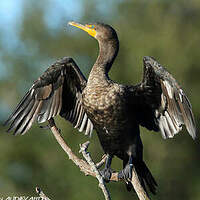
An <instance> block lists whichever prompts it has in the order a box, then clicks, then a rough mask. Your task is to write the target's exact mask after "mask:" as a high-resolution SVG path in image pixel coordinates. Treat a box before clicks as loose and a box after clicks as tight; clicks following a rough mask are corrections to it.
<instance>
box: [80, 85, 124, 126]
mask: <svg viewBox="0 0 200 200" xmlns="http://www.w3.org/2000/svg"><path fill="white" fill-rule="evenodd" d="M83 106H84V108H85V111H86V112H87V114H88V116H89V117H90V119H91V120H92V121H93V123H94V124H95V125H97V126H102V128H103V127H112V128H115V126H117V124H118V123H119V121H120V122H122V121H124V120H125V110H126V108H125V106H126V104H125V99H124V91H123V89H122V88H120V87H119V86H118V85H117V84H116V85H115V84H111V85H109V86H107V87H102V86H101V85H97V86H87V87H86V88H85V90H84V91H83ZM108 129H109V128H108Z"/></svg>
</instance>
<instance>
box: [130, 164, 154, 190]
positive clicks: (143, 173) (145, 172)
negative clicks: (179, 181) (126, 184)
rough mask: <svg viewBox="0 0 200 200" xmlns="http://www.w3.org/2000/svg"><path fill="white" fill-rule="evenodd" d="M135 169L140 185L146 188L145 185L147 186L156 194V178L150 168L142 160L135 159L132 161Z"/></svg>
mask: <svg viewBox="0 0 200 200" xmlns="http://www.w3.org/2000/svg"><path fill="white" fill-rule="evenodd" d="M134 165H135V170H136V172H137V174H138V177H139V180H140V182H141V185H142V186H143V188H144V189H145V191H146V192H147V190H146V186H147V187H148V188H149V190H150V191H151V192H152V193H153V194H156V187H157V186H158V185H157V183H156V180H155V179H154V177H153V175H152V174H151V172H150V170H149V169H148V167H147V166H146V164H145V163H144V162H143V161H137V162H136V163H134Z"/></svg>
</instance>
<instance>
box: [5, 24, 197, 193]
mask: <svg viewBox="0 0 200 200" xmlns="http://www.w3.org/2000/svg"><path fill="white" fill-rule="evenodd" d="M69 24H70V25H72V26H75V27H78V28H80V29H82V30H84V31H86V32H87V33H88V34H89V35H91V36H92V37H94V38H95V39H97V41H98V43H99V55H98V58H97V60H96V62H95V64H94V66H93V67H92V70H91V72H90V74H89V78H88V80H87V79H86V78H85V77H84V75H83V74H82V72H81V71H80V69H79V67H78V66H77V65H76V63H75V62H74V60H73V59H72V58H68V57H64V58H62V59H60V60H58V61H57V62H55V63H54V64H53V65H51V66H50V67H49V68H48V69H47V70H46V71H45V72H44V73H43V74H42V75H41V76H40V77H39V78H38V79H37V80H36V81H35V82H34V83H33V85H32V87H31V88H30V89H29V91H28V92H27V93H26V95H25V96H24V98H23V99H22V100H21V102H20V103H19V104H18V106H17V107H16V109H15V110H14V112H13V113H12V114H11V115H10V117H9V119H8V120H7V121H6V122H5V124H10V127H9V129H8V131H14V134H17V133H20V134H25V133H26V132H27V131H28V130H29V129H30V128H31V126H32V124H33V122H34V121H37V122H38V123H42V122H45V121H47V120H49V119H50V118H52V117H55V116H56V115H60V116H62V117H64V118H65V119H66V120H68V121H70V122H71V123H72V124H73V126H74V127H75V128H78V129H79V131H81V132H82V131H85V134H86V135H88V134H89V135H91V133H92V131H93V129H95V130H96V132H97V134H98V137H99V140H100V143H101V145H102V148H103V150H104V151H105V153H107V154H108V158H107V161H106V164H105V168H104V169H103V170H102V171H101V173H102V175H103V177H104V179H105V180H107V181H109V178H110V175H111V173H112V170H111V167H110V166H111V161H112V158H113V156H117V157H118V158H120V159H122V160H123V166H124V168H123V169H122V170H121V172H119V178H124V179H126V180H128V179H129V178H131V174H132V173H131V172H132V171H131V170H132V166H133V165H134V166H135V169H136V172H137V174H138V176H139V180H140V182H141V184H142V185H143V187H144V188H146V186H148V188H149V190H150V191H151V192H152V193H155V192H156V186H157V184H156V181H155V180H154V178H153V176H152V174H151V172H150V171H149V169H148V168H147V166H146V165H145V163H144V161H143V145H142V141H141V138H140V130H139V126H140V125H141V126H144V127H146V128H147V129H149V130H154V131H160V132H161V135H162V137H163V138H172V137H174V135H175V134H177V133H178V132H179V131H181V129H182V126H183V125H184V124H185V126H186V129H187V131H188V133H189V134H190V135H191V136H192V138H193V139H195V137H196V128H195V122H194V117H193V113H192V107H191V104H190V102H189V100H188V98H187V96H186V95H185V93H184V91H183V90H182V88H181V87H180V86H179V85H178V83H177V82H176V80H175V79H174V78H173V77H172V75H171V74H170V73H169V72H167V70H166V69H165V68H164V67H162V66H161V65H160V64H159V63H158V62H157V61H156V60H155V59H154V58H152V57H148V56H145V57H144V59H143V63H144V74H143V80H142V81H141V83H139V84H137V85H135V86H132V85H129V86H126V85H122V84H118V83H116V82H114V81H113V80H111V79H110V78H109V76H108V72H109V70H110V68H111V66H112V64H113V62H114V60H115V58H116V56H117V53H118V49H119V41H118V37H117V33H116V32H115V30H114V29H113V28H112V27H111V26H109V25H106V24H103V23H94V24H86V25H81V24H79V23H76V22H69ZM127 189H128V190H130V189H131V187H130V182H128V181H127Z"/></svg>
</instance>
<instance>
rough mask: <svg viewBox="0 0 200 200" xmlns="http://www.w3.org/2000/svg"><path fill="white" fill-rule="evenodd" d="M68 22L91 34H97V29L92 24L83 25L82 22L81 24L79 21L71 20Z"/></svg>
mask: <svg viewBox="0 0 200 200" xmlns="http://www.w3.org/2000/svg"><path fill="white" fill-rule="evenodd" d="M68 24H69V25H71V26H75V27H77V28H80V29H82V30H84V31H85V32H87V33H88V34H89V35H91V36H92V37H95V36H96V30H95V29H94V28H92V27H91V25H87V24H86V25H82V24H79V23H76V22H69V23H68Z"/></svg>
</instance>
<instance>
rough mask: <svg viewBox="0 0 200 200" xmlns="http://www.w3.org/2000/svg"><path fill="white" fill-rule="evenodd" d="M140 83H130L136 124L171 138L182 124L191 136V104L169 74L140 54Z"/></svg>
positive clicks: (150, 59) (153, 61) (192, 125)
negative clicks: (142, 74) (141, 61)
mask: <svg viewBox="0 0 200 200" xmlns="http://www.w3.org/2000/svg"><path fill="white" fill-rule="evenodd" d="M143 61H144V76H143V81H142V83H141V84H139V85H137V86H135V87H132V88H131V89H130V90H131V91H132V94H133V99H135V100H133V101H134V106H136V107H137V108H136V113H137V114H136V118H137V120H138V121H139V123H140V125H142V126H144V127H146V128H148V129H150V130H155V131H160V132H161V134H162V137H163V138H172V137H174V135H175V134H177V133H178V132H179V131H181V130H182V126H183V125H185V126H186V129H187V131H188V133H189V134H190V135H191V136H192V138H193V139H195V137H196V126H195V121H194V116H193V113H192V107H191V104H190V102H189V100H188V98H187V96H186V95H185V93H184V91H183V90H182V88H181V87H180V86H179V85H178V83H177V82H176V80H175V79H174V78H173V77H172V75H171V74H170V73H169V72H167V70H166V69H165V68H164V67H162V66H161V65H160V64H159V63H158V62H157V61H156V60H154V59H153V58H151V57H148V56H146V57H144V59H143Z"/></svg>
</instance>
